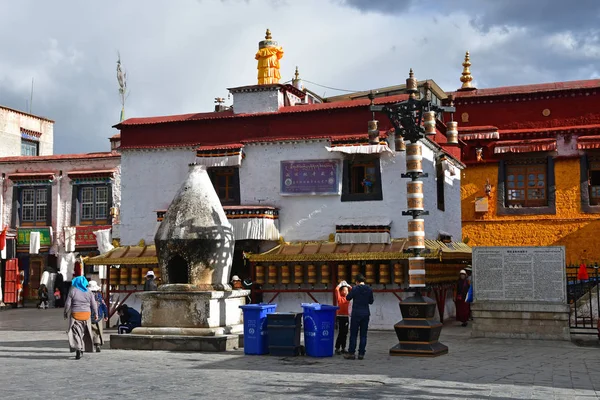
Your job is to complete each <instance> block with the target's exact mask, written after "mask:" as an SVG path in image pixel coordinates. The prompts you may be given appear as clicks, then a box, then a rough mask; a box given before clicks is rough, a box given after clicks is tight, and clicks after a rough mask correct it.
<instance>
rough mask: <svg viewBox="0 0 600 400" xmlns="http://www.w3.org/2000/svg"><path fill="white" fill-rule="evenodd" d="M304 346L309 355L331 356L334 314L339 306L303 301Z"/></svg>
mask: <svg viewBox="0 0 600 400" xmlns="http://www.w3.org/2000/svg"><path fill="white" fill-rule="evenodd" d="M302 308H303V310H304V346H305V347H306V355H307V356H311V357H331V356H333V340H334V336H335V335H334V329H335V314H336V311H337V310H338V309H339V307H336V306H330V305H327V304H319V303H303V304H302Z"/></svg>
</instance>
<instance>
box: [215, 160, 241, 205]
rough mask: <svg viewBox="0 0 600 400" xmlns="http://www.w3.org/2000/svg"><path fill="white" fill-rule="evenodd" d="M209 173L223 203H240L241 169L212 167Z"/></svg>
mask: <svg viewBox="0 0 600 400" xmlns="http://www.w3.org/2000/svg"><path fill="white" fill-rule="evenodd" d="M208 175H209V176H210V180H211V181H212V184H213V187H214V188H215V192H217V195H218V196H219V200H221V204H223V205H238V204H240V183H239V170H238V169H237V168H221V167H219V168H211V169H209V170H208Z"/></svg>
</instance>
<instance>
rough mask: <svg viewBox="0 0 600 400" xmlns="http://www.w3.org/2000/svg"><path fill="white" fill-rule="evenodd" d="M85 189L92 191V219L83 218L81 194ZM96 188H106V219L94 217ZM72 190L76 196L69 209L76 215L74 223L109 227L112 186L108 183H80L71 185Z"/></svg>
mask: <svg viewBox="0 0 600 400" xmlns="http://www.w3.org/2000/svg"><path fill="white" fill-rule="evenodd" d="M86 188H93V189H94V202H93V208H94V216H93V218H85V219H84V218H83V200H82V192H83V190H84V189H86ZM98 188H106V218H97V216H96V190H97V189H98ZM73 190H74V192H75V194H76V197H77V198H76V200H75V202H74V203H72V205H71V209H72V210H74V211H75V213H76V223H77V225H89V226H95V225H111V222H112V221H111V220H112V216H111V215H110V209H111V207H112V185H111V184H109V183H105V182H102V183H81V184H77V185H73Z"/></svg>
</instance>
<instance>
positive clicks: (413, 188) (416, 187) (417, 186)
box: [406, 181, 423, 194]
mask: <svg viewBox="0 0 600 400" xmlns="http://www.w3.org/2000/svg"><path fill="white" fill-rule="evenodd" d="M406 193H407V194H418V193H421V194H423V181H409V182H408V183H407V184H406Z"/></svg>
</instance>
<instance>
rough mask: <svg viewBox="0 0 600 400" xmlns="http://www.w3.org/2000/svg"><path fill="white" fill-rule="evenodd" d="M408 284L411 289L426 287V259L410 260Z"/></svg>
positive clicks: (413, 258)
mask: <svg viewBox="0 0 600 400" xmlns="http://www.w3.org/2000/svg"><path fill="white" fill-rule="evenodd" d="M408 284H409V286H410V287H423V286H425V258H423V257H409V258H408Z"/></svg>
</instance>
